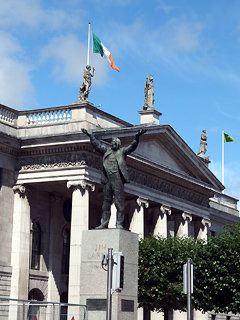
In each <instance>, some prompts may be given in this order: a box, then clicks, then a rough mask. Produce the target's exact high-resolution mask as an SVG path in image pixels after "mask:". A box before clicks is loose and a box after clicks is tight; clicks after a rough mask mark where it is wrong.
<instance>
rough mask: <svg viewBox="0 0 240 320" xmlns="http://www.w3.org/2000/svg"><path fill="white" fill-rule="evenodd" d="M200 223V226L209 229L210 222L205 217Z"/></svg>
mask: <svg viewBox="0 0 240 320" xmlns="http://www.w3.org/2000/svg"><path fill="white" fill-rule="evenodd" d="M201 223H202V225H203V226H204V227H206V226H207V227H209V228H210V227H211V225H212V224H211V220H210V219H209V218H207V217H203V218H202V220H201Z"/></svg>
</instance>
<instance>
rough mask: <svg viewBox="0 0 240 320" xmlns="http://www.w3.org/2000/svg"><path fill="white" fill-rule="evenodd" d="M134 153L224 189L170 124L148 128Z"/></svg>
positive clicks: (186, 175) (183, 174)
mask: <svg viewBox="0 0 240 320" xmlns="http://www.w3.org/2000/svg"><path fill="white" fill-rule="evenodd" d="M136 153H137V154H138V155H140V156H142V157H144V158H146V159H148V160H149V161H150V162H153V163H156V164H158V165H159V166H161V167H163V168H166V169H167V170H170V171H171V172H173V173H174V172H175V173H176V174H177V175H178V174H180V175H182V176H185V177H189V179H191V178H192V179H194V180H195V181H196V180H198V181H199V182H200V183H204V184H208V185H209V186H211V187H213V188H214V189H215V188H216V189H218V190H222V189H224V187H223V185H222V184H221V182H220V181H219V180H218V179H217V178H216V176H215V175H214V174H213V173H212V172H211V171H210V170H209V168H208V167H207V165H206V164H205V163H204V162H203V161H202V160H201V159H200V158H199V157H198V156H197V155H196V154H195V153H194V152H193V150H192V149H191V148H190V147H189V146H188V145H187V144H186V143H185V141H184V140H183V139H182V138H181V137H180V136H179V135H178V134H177V133H176V131H175V130H174V129H173V128H172V127H171V126H170V125H163V126H154V127H151V128H149V129H148V132H147V133H146V134H145V135H144V136H143V137H142V139H140V142H139V145H138V148H137V150H136ZM187 179H188V178H187Z"/></svg>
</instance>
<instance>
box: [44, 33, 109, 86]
mask: <svg viewBox="0 0 240 320" xmlns="http://www.w3.org/2000/svg"><path fill="white" fill-rule="evenodd" d="M95 56H96V54H95ZM97 56H98V55H97ZM49 60H51V61H52V62H53V69H52V76H53V77H54V78H55V80H56V81H67V82H68V83H71V84H77V85H80V84H81V83H82V79H83V69H84V68H85V67H86V64H87V47H86V46H85V45H83V44H82V43H81V42H80V41H79V40H78V38H77V37H76V36H74V35H72V34H69V35H65V36H57V37H54V38H53V39H52V40H51V41H50V43H49V44H48V45H47V46H45V47H44V48H42V50H41V62H42V63H45V62H47V61H49ZM90 64H91V65H92V66H95V68H96V72H95V75H94V78H93V82H94V83H95V84H98V85H103V84H104V82H105V81H106V80H107V75H108V72H106V71H105V69H106V60H104V59H103V58H102V57H101V56H100V55H99V59H98V57H93V56H92V54H91V55H90ZM108 64H109V63H108ZM109 68H110V67H109Z"/></svg>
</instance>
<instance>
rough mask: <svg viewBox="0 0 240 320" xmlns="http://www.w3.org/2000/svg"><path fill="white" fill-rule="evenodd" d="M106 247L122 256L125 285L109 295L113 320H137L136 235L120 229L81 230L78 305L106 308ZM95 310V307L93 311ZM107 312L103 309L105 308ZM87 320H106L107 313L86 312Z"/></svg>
mask: <svg viewBox="0 0 240 320" xmlns="http://www.w3.org/2000/svg"><path fill="white" fill-rule="evenodd" d="M108 248H113V252H122V254H123V255H124V285H123V290H122V291H121V292H120V293H113V294H112V320H136V319H137V287H138V234H136V233H132V232H129V231H125V230H123V229H107V230H106V229H105V230H90V231H83V234H82V262H81V303H82V304H87V301H88V303H89V302H92V301H93V302H95V303H96V302H97V301H98V300H99V301H100V302H101V303H102V305H104V304H105V305H106V301H104V300H102V299H106V298H107V272H106V271H105V270H103V269H102V266H101V260H102V253H105V254H106V255H107V252H108ZM93 309H94V308H93ZM105 310H106V309H105ZM88 319H89V320H95V319H96V320H97V319H98V320H101V319H106V311H97V310H95V311H94V310H93V311H89V314H88Z"/></svg>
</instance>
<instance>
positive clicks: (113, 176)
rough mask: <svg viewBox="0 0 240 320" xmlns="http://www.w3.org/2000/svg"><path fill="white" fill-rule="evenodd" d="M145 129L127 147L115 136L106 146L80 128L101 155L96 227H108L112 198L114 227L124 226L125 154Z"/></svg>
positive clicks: (134, 144)
mask: <svg viewBox="0 0 240 320" xmlns="http://www.w3.org/2000/svg"><path fill="white" fill-rule="evenodd" d="M146 131H147V130H146V129H140V130H139V131H138V132H137V133H136V135H135V137H134V139H133V141H132V143H131V144H130V145H129V146H127V147H121V140H120V139H119V138H116V137H115V138H112V145H111V147H107V146H106V145H104V144H103V143H101V142H100V141H99V140H97V139H96V138H95V136H94V135H93V133H92V132H91V131H87V130H86V129H82V132H83V133H84V134H86V135H87V136H88V137H89V138H90V141H91V144H92V146H93V147H94V149H95V150H96V151H98V152H99V153H101V154H102V155H103V172H102V176H101V182H102V184H103V206H102V218H101V224H100V226H98V227H97V228H96V229H106V228H108V223H109V220H110V215H111V211H110V209H111V204H112V201H113V200H114V202H115V206H116V208H117V219H116V228H117V229H123V228H124V219H125V210H124V208H125V204H124V184H125V183H129V182H130V178H129V173H128V168H127V164H126V156H127V155H128V154H130V153H132V152H133V151H134V150H136V149H137V146H138V143H139V137H140V136H141V135H142V134H144V133H145V132H146Z"/></svg>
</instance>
